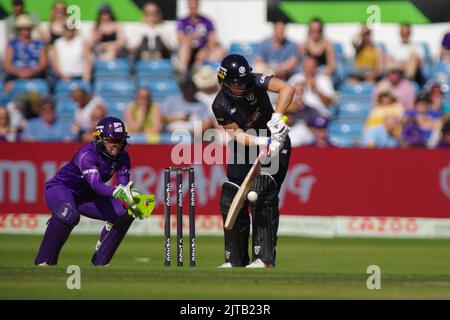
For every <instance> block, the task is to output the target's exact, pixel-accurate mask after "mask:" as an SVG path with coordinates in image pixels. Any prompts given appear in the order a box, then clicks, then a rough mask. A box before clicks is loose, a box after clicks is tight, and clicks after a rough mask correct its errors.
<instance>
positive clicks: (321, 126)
mask: <svg viewBox="0 0 450 320" xmlns="http://www.w3.org/2000/svg"><path fill="white" fill-rule="evenodd" d="M308 126H309V128H310V129H311V132H312V133H313V135H314V142H312V143H310V144H308V145H307V146H308V147H316V148H330V147H334V145H333V144H332V143H331V142H330V140H329V138H328V120H327V119H326V118H324V117H316V118H314V119H312V120H311V121H309V123H308Z"/></svg>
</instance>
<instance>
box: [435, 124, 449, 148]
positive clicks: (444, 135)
mask: <svg viewBox="0 0 450 320" xmlns="http://www.w3.org/2000/svg"><path fill="white" fill-rule="evenodd" d="M436 148H450V120H447V121H446V122H445V123H444V124H443V126H442V129H441V138H440V140H439V142H438V144H437V145H436Z"/></svg>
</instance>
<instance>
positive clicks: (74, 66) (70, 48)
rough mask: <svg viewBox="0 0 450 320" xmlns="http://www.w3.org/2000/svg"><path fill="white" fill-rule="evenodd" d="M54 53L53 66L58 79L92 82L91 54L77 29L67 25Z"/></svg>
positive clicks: (54, 47) (54, 48)
mask: <svg viewBox="0 0 450 320" xmlns="http://www.w3.org/2000/svg"><path fill="white" fill-rule="evenodd" d="M52 53H53V58H52V66H53V70H54V71H55V74H56V76H57V78H58V79H60V80H76V79H83V80H84V81H86V82H89V81H90V80H91V73H92V58H91V52H90V50H89V46H88V44H87V43H86V42H85V41H84V40H83V38H82V37H81V36H80V35H78V30H77V29H75V28H69V27H68V26H67V25H65V27H64V37H62V38H59V39H58V40H56V41H55V44H54V46H53V49H52Z"/></svg>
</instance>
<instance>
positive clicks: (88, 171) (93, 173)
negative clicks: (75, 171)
mask: <svg viewBox="0 0 450 320" xmlns="http://www.w3.org/2000/svg"><path fill="white" fill-rule="evenodd" d="M78 166H79V169H80V171H81V174H82V177H83V179H84V180H86V182H87V183H88V184H89V185H90V186H91V188H92V190H93V191H94V192H95V193H96V194H97V195H99V196H102V197H107V198H111V197H112V194H113V191H114V188H113V187H111V186H108V185H106V184H104V183H103V182H102V181H101V178H100V172H99V169H98V165H97V163H96V161H95V159H94V157H92V156H91V155H90V154H89V153H86V154H84V155H83V156H82V157H81V158H80V161H79V164H78Z"/></svg>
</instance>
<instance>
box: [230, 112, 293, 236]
mask: <svg viewBox="0 0 450 320" xmlns="http://www.w3.org/2000/svg"><path fill="white" fill-rule="evenodd" d="M286 120H287V117H286V116H283V121H284V122H286ZM268 153H269V149H268V146H266V147H264V148H263V149H262V150H261V151H260V152H259V154H258V157H257V158H256V160H255V162H254V163H253V165H252V167H251V168H250V171H249V172H248V173H247V176H246V177H245V179H244V181H243V182H242V184H241V186H240V187H239V191H238V192H237V193H236V195H235V196H234V198H233V201H232V202H231V205H230V209H229V210H228V215H227V219H226V220H225V225H224V228H225V229H226V230H231V229H233V226H234V222H235V221H236V218H237V216H238V214H239V211H240V210H241V209H242V206H243V205H244V202H245V199H246V198H247V194H248V192H249V191H250V189H251V187H252V183H253V181H255V179H256V177H257V176H258V175H259V173H260V172H261V166H262V162H263V161H264V159H265V158H266V157H267V156H268Z"/></svg>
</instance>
